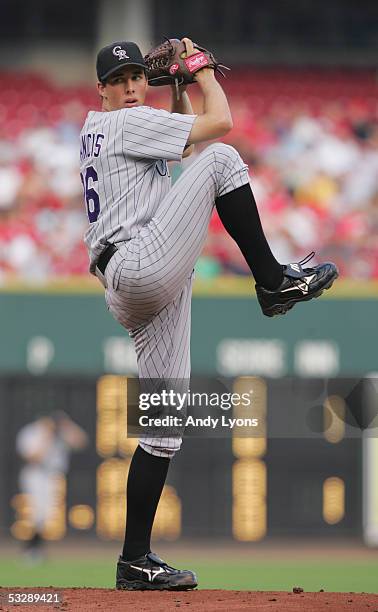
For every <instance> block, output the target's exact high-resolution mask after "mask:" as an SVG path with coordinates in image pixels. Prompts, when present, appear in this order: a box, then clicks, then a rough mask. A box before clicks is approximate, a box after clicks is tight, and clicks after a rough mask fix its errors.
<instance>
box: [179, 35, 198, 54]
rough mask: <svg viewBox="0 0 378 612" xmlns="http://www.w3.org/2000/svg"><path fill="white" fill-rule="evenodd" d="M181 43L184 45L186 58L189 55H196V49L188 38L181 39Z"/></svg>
mask: <svg viewBox="0 0 378 612" xmlns="http://www.w3.org/2000/svg"><path fill="white" fill-rule="evenodd" d="M181 42H183V43H184V45H185V49H186V56H187V57H190V55H194V54H195V53H198V49H195V48H194V46H193V41H192V40H190V38H186V37H185V38H182V39H181Z"/></svg>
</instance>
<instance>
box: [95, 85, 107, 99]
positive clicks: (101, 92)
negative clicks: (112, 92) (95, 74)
mask: <svg viewBox="0 0 378 612" xmlns="http://www.w3.org/2000/svg"><path fill="white" fill-rule="evenodd" d="M97 91H98V95H99V96H100V98H102V99H103V98H104V97H105V83H101V82H100V81H98V82H97Z"/></svg>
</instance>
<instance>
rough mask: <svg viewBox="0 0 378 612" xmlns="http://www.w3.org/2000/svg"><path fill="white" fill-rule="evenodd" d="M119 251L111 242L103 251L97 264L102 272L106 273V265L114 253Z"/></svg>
mask: <svg viewBox="0 0 378 612" xmlns="http://www.w3.org/2000/svg"><path fill="white" fill-rule="evenodd" d="M117 251H118V249H117V247H116V246H115V245H114V244H109V246H107V247H106V249H105V250H104V251H102V253H101V255H100V257H99V258H98V260H97V263H96V266H97V267H98V269H99V270H100V272H101V273H102V274H105V270H106V266H107V265H108V263H109V261H110V260H111V258H112V257H113V255H114V253H116V252H117Z"/></svg>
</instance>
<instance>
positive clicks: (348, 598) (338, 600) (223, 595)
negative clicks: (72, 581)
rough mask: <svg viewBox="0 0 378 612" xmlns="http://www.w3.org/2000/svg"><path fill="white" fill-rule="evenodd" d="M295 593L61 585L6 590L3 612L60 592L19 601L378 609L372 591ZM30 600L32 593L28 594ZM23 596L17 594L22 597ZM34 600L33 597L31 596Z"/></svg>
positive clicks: (214, 609)
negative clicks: (52, 597) (53, 598)
mask: <svg viewBox="0 0 378 612" xmlns="http://www.w3.org/2000/svg"><path fill="white" fill-rule="evenodd" d="M293 591H295V592H291V593H285V592H268V591H221V590H219V591H218V590H211V591H206V590H203V591H186V592H177V593H172V592H167V591H160V592H159V591H154V592H148V591H143V592H140V591H137V592H129V591H115V590H114V589H79V588H77V589H56V588H53V587H50V588H44V589H42V588H25V589H20V588H14V589H3V588H0V610H1V612H15V603H16V602H15V603H9V599H10V595H13V601H14V600H15V597H14V595H16V594H20V595H21V596H22V597H21V599H24V598H25V594H31V593H37V594H39V595H41V594H43V593H55V594H59V596H60V602H59V603H53V604H48V603H40V604H36V603H32V604H28V603H27V602H25V603H23V602H21V601H18V602H17V603H16V607H17V608H18V609H20V610H22V612H36V610H37V609H40V610H43V611H45V612H50V611H56V610H61V611H62V612H63V611H64V612H94V611H96V612H97V611H98V612H100V611H101V612H102V611H104V612H109V611H110V610H111V611H112V612H113V611H114V612H121V611H122V612H124V611H125V610H134V612H166V610H177V609H178V608H182V612H184V611H188V612H199V611H201V612H202V611H203V612H219V611H222V610H224V611H225V612H241V611H242V610H243V611H244V610H263V611H264V612H265V611H267V612H273V611H275V612H285V610H298V611H300V612H305V611H306V610H308V611H309V612H314V610H316V612H333V611H336V610H337V612H339V611H340V610H348V611H349V612H361V611H363V610H366V612H378V595H374V594H369V593H324V592H320V593H304V592H303V591H302V590H301V589H300V588H295V589H293ZM25 599H26V600H27V597H26V598H25ZM16 600H17V598H16ZM29 601H30V598H29Z"/></svg>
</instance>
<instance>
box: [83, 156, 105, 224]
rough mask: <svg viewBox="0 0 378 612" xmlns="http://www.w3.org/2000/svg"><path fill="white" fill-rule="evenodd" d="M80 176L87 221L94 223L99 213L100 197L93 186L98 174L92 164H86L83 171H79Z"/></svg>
mask: <svg viewBox="0 0 378 612" xmlns="http://www.w3.org/2000/svg"><path fill="white" fill-rule="evenodd" d="M80 178H81V182H82V183H83V189H84V198H85V204H86V206H87V215H88V219H89V223H94V221H97V217H98V215H99V214H100V198H99V196H98V193H97V191H96V189H95V188H94V186H95V184H96V183H98V175H97V172H96V170H95V168H94V167H93V166H88V168H87V169H86V170H85V171H84V172H81V174H80Z"/></svg>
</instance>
